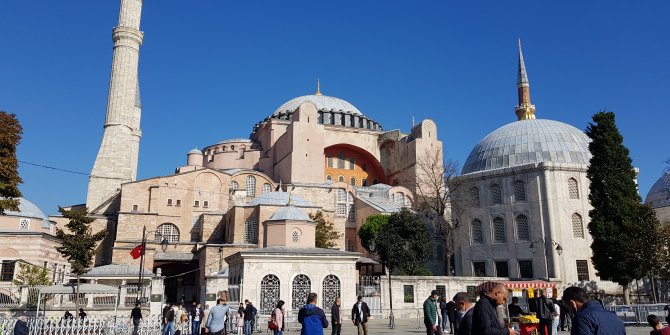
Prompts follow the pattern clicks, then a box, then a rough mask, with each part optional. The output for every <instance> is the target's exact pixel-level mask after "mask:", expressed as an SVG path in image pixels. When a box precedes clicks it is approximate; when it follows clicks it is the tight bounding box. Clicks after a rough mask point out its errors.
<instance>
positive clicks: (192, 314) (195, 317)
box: [189, 301, 207, 335]
mask: <svg viewBox="0 0 670 335" xmlns="http://www.w3.org/2000/svg"><path fill="white" fill-rule="evenodd" d="M204 316H205V311H203V310H202V307H200V303H198V302H197V301H194V302H193V304H192V305H191V309H190V310H189V319H191V335H200V325H201V324H203V321H205V322H207V320H203V317H204Z"/></svg>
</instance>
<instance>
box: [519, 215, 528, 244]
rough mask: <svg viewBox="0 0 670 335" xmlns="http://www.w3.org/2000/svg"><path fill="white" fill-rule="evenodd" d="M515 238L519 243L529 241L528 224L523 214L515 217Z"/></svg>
mask: <svg viewBox="0 0 670 335" xmlns="http://www.w3.org/2000/svg"><path fill="white" fill-rule="evenodd" d="M516 236H517V238H518V239H519V241H530V224H529V223H528V217H527V216H525V215H523V214H520V215H517V217H516Z"/></svg>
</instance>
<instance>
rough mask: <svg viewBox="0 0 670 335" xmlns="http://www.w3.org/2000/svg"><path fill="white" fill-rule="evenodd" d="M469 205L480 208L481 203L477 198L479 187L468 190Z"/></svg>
mask: <svg viewBox="0 0 670 335" xmlns="http://www.w3.org/2000/svg"><path fill="white" fill-rule="evenodd" d="M470 203H471V204H472V206H474V207H479V206H481V201H480V198H479V187H471V188H470Z"/></svg>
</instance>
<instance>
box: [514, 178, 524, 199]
mask: <svg viewBox="0 0 670 335" xmlns="http://www.w3.org/2000/svg"><path fill="white" fill-rule="evenodd" d="M513 185H514V202H518V201H526V184H525V183H524V182H523V181H521V180H517V181H515V182H514V184H513Z"/></svg>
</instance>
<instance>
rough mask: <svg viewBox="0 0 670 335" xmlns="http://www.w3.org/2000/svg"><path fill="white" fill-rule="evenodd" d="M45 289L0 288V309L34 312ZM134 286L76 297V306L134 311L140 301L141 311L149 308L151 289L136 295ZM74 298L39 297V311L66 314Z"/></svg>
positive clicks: (55, 295) (73, 295)
mask: <svg viewBox="0 0 670 335" xmlns="http://www.w3.org/2000/svg"><path fill="white" fill-rule="evenodd" d="M43 287H45V286H17V285H11V284H6V285H0V309H20V308H34V307H36V306H37V302H38V297H39V295H40V294H39V291H40V289H41V288H43ZM138 291H139V288H138V286H137V285H121V286H118V291H117V292H116V293H94V294H84V293H81V294H79V305H80V306H82V307H84V308H96V309H109V310H114V308H115V307H126V308H132V307H135V303H136V302H137V301H138V300H137V298H138V296H139V297H140V303H141V305H142V307H149V305H150V296H151V286H150V285H146V286H143V287H142V291H143V292H139V293H142V294H139V295H138ZM75 300H76V294H42V297H41V305H42V306H41V308H40V309H41V310H42V309H45V308H46V309H47V310H53V309H56V310H59V309H62V310H65V309H72V308H74V306H75V305H76V304H75Z"/></svg>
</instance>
